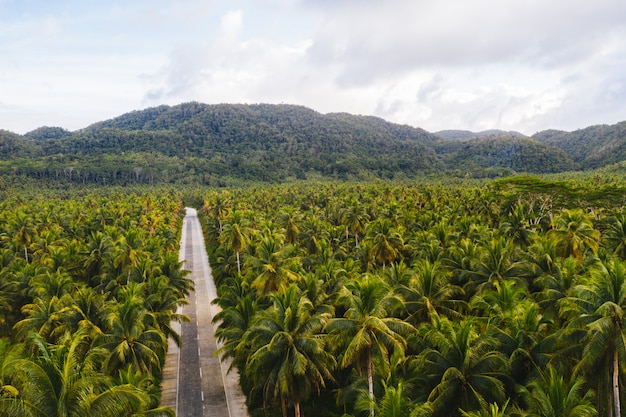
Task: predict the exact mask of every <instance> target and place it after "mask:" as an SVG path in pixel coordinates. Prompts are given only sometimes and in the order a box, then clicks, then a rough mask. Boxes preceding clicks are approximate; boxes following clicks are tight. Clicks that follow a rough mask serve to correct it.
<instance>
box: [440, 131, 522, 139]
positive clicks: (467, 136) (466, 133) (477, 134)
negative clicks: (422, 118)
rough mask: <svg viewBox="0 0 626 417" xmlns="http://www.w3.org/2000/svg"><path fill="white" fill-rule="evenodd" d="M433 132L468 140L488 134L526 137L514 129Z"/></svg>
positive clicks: (441, 135) (491, 135)
mask: <svg viewBox="0 0 626 417" xmlns="http://www.w3.org/2000/svg"><path fill="white" fill-rule="evenodd" d="M433 134H434V135H436V136H439V137H442V138H444V139H449V140H466V139H475V138H483V137H486V136H490V137H493V136H503V137H526V135H524V134H523V133H520V132H516V131H514V130H509V131H506V130H498V129H491V130H483V131H482V132H472V131H469V130H440V131H439V132H435V133H433Z"/></svg>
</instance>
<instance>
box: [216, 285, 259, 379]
mask: <svg viewBox="0 0 626 417" xmlns="http://www.w3.org/2000/svg"><path fill="white" fill-rule="evenodd" d="M243 285H244V283H241V282H239V281H238V280H237V279H234V278H230V279H229V280H227V281H226V282H225V283H224V287H225V290H224V291H223V292H221V294H220V296H219V298H218V299H217V300H216V301H217V304H219V305H220V307H221V310H220V311H219V312H218V313H217V314H216V315H215V317H213V324H214V325H217V328H216V330H215V337H216V338H217V340H218V341H219V342H220V343H222V347H221V348H220V349H219V354H220V355H221V357H222V360H226V359H227V358H232V359H233V364H234V365H236V366H237V368H238V369H241V370H242V371H243V370H244V369H245V363H246V360H247V358H248V353H249V349H248V347H247V346H245V343H243V337H244V334H245V333H246V331H247V330H248V329H249V328H250V326H251V324H252V320H253V318H254V316H255V314H256V313H257V310H258V308H259V306H258V302H257V300H256V299H255V298H254V297H253V294H250V293H248V292H247V291H248V288H247V287H245V288H242V286H243ZM231 366H232V364H231Z"/></svg>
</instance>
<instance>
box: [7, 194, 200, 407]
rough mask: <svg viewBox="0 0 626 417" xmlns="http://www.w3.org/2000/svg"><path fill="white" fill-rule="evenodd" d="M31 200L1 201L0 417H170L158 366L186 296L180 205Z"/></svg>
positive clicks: (165, 197)
mask: <svg viewBox="0 0 626 417" xmlns="http://www.w3.org/2000/svg"><path fill="white" fill-rule="evenodd" d="M32 191H33V192H34V194H35V195H34V196H31V197H29V195H28V194H27V193H26V192H20V191H19V190H17V189H15V188H11V189H8V190H5V193H6V194H7V195H9V196H7V197H5V198H3V199H2V201H1V202H0V267H1V268H0V415H2V416H59V417H61V416H85V415H90V416H94V417H95V416H112V417H113V416H120V415H136V416H144V415H145V416H147V415H150V416H171V415H173V410H171V409H167V408H163V407H161V406H160V397H161V396H160V381H161V377H162V366H163V363H164V360H165V355H166V352H167V338H168V337H172V338H173V339H174V340H177V341H180V339H179V336H178V335H177V334H176V333H175V331H174V330H173V329H172V327H171V322H172V321H181V320H187V318H186V317H184V316H180V315H178V314H177V313H176V310H177V307H178V306H179V305H182V304H183V303H185V297H186V295H187V294H188V293H189V291H191V290H192V289H193V288H192V284H191V281H190V280H188V279H187V278H185V275H186V274H185V272H184V271H182V270H181V266H180V263H179V262H178V249H179V248H178V242H179V236H180V228H181V225H182V221H181V220H182V216H181V212H182V202H181V198H180V196H179V195H178V194H177V193H174V192H171V191H167V190H161V192H159V193H155V192H150V193H145V192H138V193H127V192H126V191H125V192H121V191H122V190H113V189H100V190H92V191H87V192H86V191H84V190H82V191H81V190H76V189H75V190H64V191H57V192H55V191H49V190H48V191H44V190H42V189H34V190H32Z"/></svg>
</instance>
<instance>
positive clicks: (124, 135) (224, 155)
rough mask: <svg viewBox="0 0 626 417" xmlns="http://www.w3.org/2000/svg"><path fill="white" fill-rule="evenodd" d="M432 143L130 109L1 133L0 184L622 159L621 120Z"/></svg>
mask: <svg viewBox="0 0 626 417" xmlns="http://www.w3.org/2000/svg"><path fill="white" fill-rule="evenodd" d="M440 135H441V136H438V135H435V134H431V133H428V132H426V131H424V130H422V129H418V128H414V127H410V126H406V125H398V124H394V123H389V122H387V121H385V120H382V119H380V118H376V117H368V116H355V115H350V114H345V113H331V114H320V113H317V112H315V111H313V110H311V109H308V108H305V107H302V106H293V105H270V104H255V105H232V104H221V105H206V104H201V103H185V104H180V105H177V106H172V107H169V106H160V107H155V108H149V109H145V110H141V111H134V112H131V113H127V114H124V115H122V116H119V117H117V118H114V119H111V120H107V121H103V122H99V123H96V124H93V125H91V126H88V127H86V128H84V129H82V130H78V131H75V132H69V131H67V130H64V129H62V128H58V127H41V128H38V129H36V130H34V131H32V132H29V133H27V134H26V135H24V136H21V135H16V134H14V133H11V132H6V131H0V175H16V174H17V175H22V176H27V177H30V178H35V179H39V180H52V181H55V182H63V183H75V184H100V185H130V184H150V185H155V184H171V183H177V184H181V183H186V184H204V185H211V186H224V185H242V184H244V183H245V182H248V181H260V182H273V183H276V182H282V181H286V180H294V179H300V180H302V179H309V180H311V179H313V180H316V179H335V180H336V179H340V180H346V179H348V180H361V181H362V180H376V179H384V180H389V179H396V180H403V179H418V178H424V177H431V178H435V177H439V176H441V175H442V174H446V175H448V176H455V177H462V178H464V177H477V178H495V177H501V176H508V175H513V174H516V173H536V174H541V173H558V172H567V171H572V170H575V169H588V168H599V167H603V166H605V165H609V164H613V163H616V162H619V161H622V160H624V159H626V142H625V141H624V124H623V123H621V124H618V125H615V126H608V127H607V126H604V127H602V126H596V127H591V128H588V129H585V130H583V131H577V132H573V133H565V132H554V131H552V132H551V131H546V132H540V133H538V134H536V135H535V137H534V138H532V139H531V138H527V137H524V136H523V135H521V134H519V133H516V132H500V131H485V132H480V133H476V134H472V132H463V131H444V132H440ZM472 135H474V136H472ZM446 137H448V138H455V139H446ZM459 138H462V139H459Z"/></svg>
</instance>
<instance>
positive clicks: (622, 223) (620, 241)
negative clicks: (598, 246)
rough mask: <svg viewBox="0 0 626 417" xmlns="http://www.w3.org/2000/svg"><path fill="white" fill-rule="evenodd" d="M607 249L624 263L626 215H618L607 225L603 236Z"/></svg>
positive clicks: (625, 257)
mask: <svg viewBox="0 0 626 417" xmlns="http://www.w3.org/2000/svg"><path fill="white" fill-rule="evenodd" d="M605 240H606V244H607V247H608V248H609V249H610V250H611V251H613V253H615V255H617V256H618V257H619V258H620V259H621V260H622V261H626V213H624V212H622V213H618V214H616V215H615V217H614V218H613V219H611V221H610V223H609V227H608V229H607V231H606V236H605Z"/></svg>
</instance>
